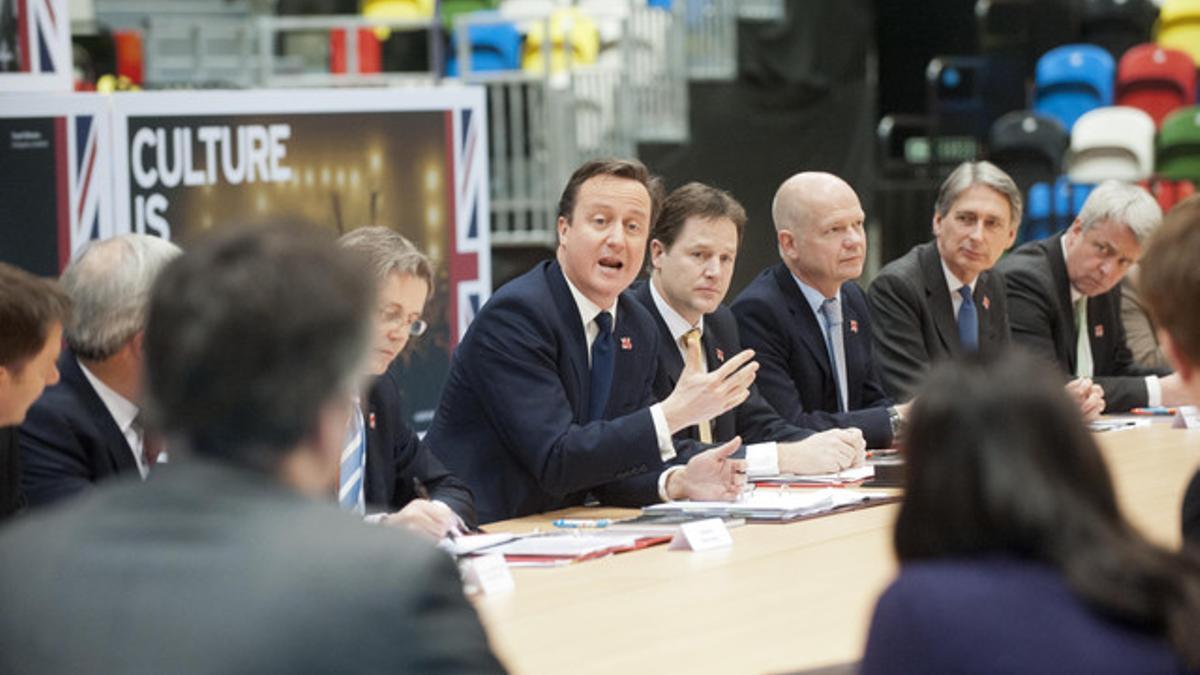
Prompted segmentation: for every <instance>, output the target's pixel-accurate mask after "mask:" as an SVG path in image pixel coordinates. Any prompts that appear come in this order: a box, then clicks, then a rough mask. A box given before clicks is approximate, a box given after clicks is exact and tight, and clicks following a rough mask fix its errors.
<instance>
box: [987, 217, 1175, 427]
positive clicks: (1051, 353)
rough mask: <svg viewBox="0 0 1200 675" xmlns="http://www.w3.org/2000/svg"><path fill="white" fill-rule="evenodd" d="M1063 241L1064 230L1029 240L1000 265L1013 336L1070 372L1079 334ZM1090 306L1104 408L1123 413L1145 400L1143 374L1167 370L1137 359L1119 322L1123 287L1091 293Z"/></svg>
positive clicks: (1094, 361)
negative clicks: (1040, 238) (1138, 362)
mask: <svg viewBox="0 0 1200 675" xmlns="http://www.w3.org/2000/svg"><path fill="white" fill-rule="evenodd" d="M1061 241H1062V235H1061V234H1056V235H1054V236H1053V237H1049V238H1047V239H1042V240H1040V241H1031V242H1029V243H1028V244H1025V245H1024V246H1021V247H1020V248H1018V249H1017V250H1016V251H1013V252H1012V254H1011V255H1009V256H1008V257H1006V258H1005V259H1004V260H1001V261H1000V265H999V267H1000V269H1001V271H1003V273H1004V281H1005V286H1006V288H1007V291H1008V321H1009V324H1011V326H1012V334H1013V339H1014V340H1015V341H1016V342H1017V343H1018V344H1020V345H1022V346H1025V347H1028V348H1029V349H1031V350H1033V352H1034V353H1035V354H1037V355H1039V356H1042V357H1044V358H1046V359H1047V360H1050V361H1054V362H1055V363H1057V364H1058V366H1059V368H1061V369H1062V370H1063V372H1064V373H1067V374H1070V373H1074V372H1075V344H1076V340H1077V339H1078V338H1077V333H1076V332H1075V308H1074V306H1073V305H1072V304H1071V282H1070V280H1069V279H1068V278H1067V263H1066V261H1064V260H1063V254H1062V243H1061ZM1087 311H1088V325H1089V326H1090V327H1091V330H1090V331H1089V332H1090V333H1091V334H1090V335H1089V341H1090V342H1091V346H1092V364H1093V372H1094V373H1095V375H1094V377H1092V380H1094V381H1095V382H1096V384H1098V385H1100V386H1101V387H1102V388H1103V389H1104V403H1105V408H1104V409H1105V411H1107V412H1123V411H1126V410H1129V409H1130V408H1136V407H1140V406H1144V405H1146V402H1147V393H1146V382H1145V377H1146V376H1147V375H1162V374H1166V373H1168V372H1169V371H1164V370H1154V369H1149V368H1142V367H1140V366H1138V365H1137V364H1136V363H1134V361H1133V353H1132V352H1131V351H1130V350H1129V346H1128V345H1127V344H1126V343H1125V325H1124V324H1123V323H1122V322H1121V287H1120V286H1119V285H1118V286H1115V287H1113V289H1112V290H1110V291H1109V292H1107V293H1103V294H1101V295H1097V296H1093V297H1091V298H1088V301H1087Z"/></svg>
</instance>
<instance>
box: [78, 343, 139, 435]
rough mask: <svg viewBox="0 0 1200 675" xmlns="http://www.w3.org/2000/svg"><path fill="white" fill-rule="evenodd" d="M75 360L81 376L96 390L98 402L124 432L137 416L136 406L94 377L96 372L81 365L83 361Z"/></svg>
mask: <svg viewBox="0 0 1200 675" xmlns="http://www.w3.org/2000/svg"><path fill="white" fill-rule="evenodd" d="M75 362H76V363H77V364H79V371H80V372H81V373H83V377H84V378H85V379H87V381H88V384H90V385H91V386H92V390H93V391H95V392H96V396H97V397H98V398H99V399H100V402H101V403H103V404H104V408H105V409H106V410H108V414H109V415H110V416H111V417H112V419H113V422H115V423H116V425H117V429H120V430H121V433H125V431H126V430H127V429H129V427H130V426H132V425H133V420H134V419H135V418H136V417H137V416H138V407H137V405H135V404H134V403H133V401H130V400H129V399H127V398H125V397H124V396H122V395H120V394H118V393H117V392H116V391H114V390H113V388H112V387H110V386H108V385H107V384H105V383H104V381H103V380H101V379H100V378H98V377H96V374H95V373H93V372H92V371H90V370H88V367H87V366H85V365H83V362H82V361H80V360H79V359H78V358H76V359H75Z"/></svg>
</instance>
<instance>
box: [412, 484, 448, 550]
mask: <svg viewBox="0 0 1200 675" xmlns="http://www.w3.org/2000/svg"><path fill="white" fill-rule="evenodd" d="M413 492H415V493H417V499H424V500H425V501H432V499H431V498H430V496H429V490H427V489H426V488H425V484H424V483H422V482H421V479H420V478H417V477H416V476H413ZM455 530H456V528H453V527H452V528H450V529H449V530H446V536H447V537H450V538H451V539H458V532H457V531H455Z"/></svg>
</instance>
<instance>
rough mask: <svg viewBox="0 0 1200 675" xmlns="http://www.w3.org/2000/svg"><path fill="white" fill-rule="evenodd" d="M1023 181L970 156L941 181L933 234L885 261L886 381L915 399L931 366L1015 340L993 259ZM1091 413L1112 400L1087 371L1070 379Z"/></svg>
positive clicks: (878, 335) (1006, 237)
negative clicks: (1108, 400)
mask: <svg viewBox="0 0 1200 675" xmlns="http://www.w3.org/2000/svg"><path fill="white" fill-rule="evenodd" d="M1022 207H1023V204H1022V200H1021V190H1020V189H1019V188H1018V187H1017V185H1016V183H1014V182H1013V179H1012V178H1010V177H1009V175H1008V174H1007V173H1005V172H1004V171H1003V170H1001V169H1000V168H999V167H997V166H996V165H995V164H992V163H990V162H963V163H962V164H960V165H958V167H956V168H955V169H954V171H952V172H951V173H950V175H949V176H947V177H946V180H945V181H943V182H942V185H941V187H940V188H939V189H938V196H937V202H936V203H935V205H934V214H933V240H932V241H928V242H925V243H923V244H918V245H916V246H914V247H913V248H912V250H910V251H909V252H908V253H906V254H904V255H903V256H902V257H900V258H897V259H896V260H893V261H892V262H891V263H889V264H888V265H886V266H885V267H884V268H883V269H882V270H880V272H879V274H878V275H877V276H876V277H875V280H874V281H873V282H872V283H871V287H870V289H868V292H867V297H868V299H869V300H870V303H871V316H872V317H874V319H875V333H874V337H875V351H876V353H877V354H878V355H879V363H880V364H881V366H882V368H883V382H884V386H886V387H887V390H888V393H889V394H891V395H892V396H893V397H894V398H896V399H897V400H906V399H908V398H911V397H912V395H913V391H914V390H915V389H916V388H918V387H919V386H920V384H921V381H922V380H923V379H924V377H925V374H926V372H927V371H928V370H929V366H930V365H932V364H933V363H936V362H937V361H940V360H942V359H946V358H950V357H953V356H956V355H959V354H964V353H968V352H984V353H992V352H998V351H1000V350H1003V349H1007V348H1008V347H1009V345H1010V344H1011V342H1012V334H1011V330H1010V329H1009V323H1008V309H1007V296H1006V294H1005V287H1004V277H1003V275H1002V274H1001V273H1000V271H999V270H996V269H993V266H994V265H995V264H996V262H997V261H999V260H1000V256H1001V255H1003V254H1004V251H1005V250H1007V249H1008V247H1009V246H1011V245H1012V243H1013V241H1014V240H1015V239H1016V237H1017V229H1018V228H1019V227H1020V223H1021V210H1022ZM1067 392H1068V393H1069V394H1070V395H1071V396H1072V397H1073V398H1074V399H1075V401H1076V402H1077V403H1078V404H1079V405H1080V409H1081V412H1082V413H1083V414H1084V416H1085V417H1088V418H1091V417H1094V416H1096V415H1099V414H1100V412H1101V411H1102V410H1103V409H1104V392H1103V390H1101V389H1100V388H1099V387H1097V386H1095V385H1094V384H1093V383H1092V381H1091V380H1090V379H1088V378H1080V379H1077V380H1074V381H1072V382H1071V383H1069V384H1068V385H1067Z"/></svg>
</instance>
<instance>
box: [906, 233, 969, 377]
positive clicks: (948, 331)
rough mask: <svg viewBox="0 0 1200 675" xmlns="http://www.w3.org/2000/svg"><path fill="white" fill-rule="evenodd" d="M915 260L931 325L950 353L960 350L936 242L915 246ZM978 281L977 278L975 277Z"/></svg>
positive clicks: (952, 309)
mask: <svg viewBox="0 0 1200 675" xmlns="http://www.w3.org/2000/svg"><path fill="white" fill-rule="evenodd" d="M917 262H918V264H919V266H920V268H921V278H922V281H923V283H924V285H925V302H926V303H928V306H929V311H930V313H931V314H932V315H933V325H934V326H935V327H936V328H937V333H938V338H939V339H941V341H942V344H943V345H945V347H946V349H948V350H949V351H950V352H951V353H952V354H958V353H961V352H962V343H961V342H960V341H959V337H958V322H957V321H955V320H954V301H953V299H951V297H950V285H949V283H948V282H947V280H946V269H945V267H944V265H943V264H942V256H941V255H939V254H938V250H937V244H936V243H934V242H927V243H925V244H921V245H920V246H918V247H917ZM976 281H977V282H978V279H976Z"/></svg>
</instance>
